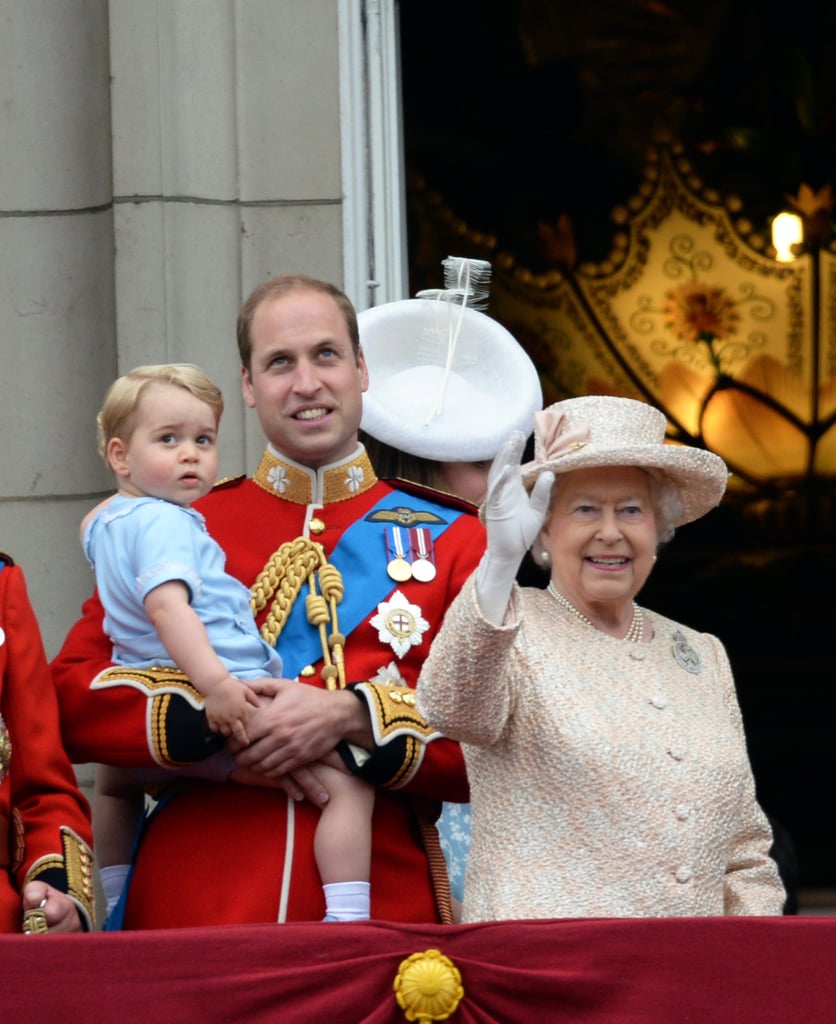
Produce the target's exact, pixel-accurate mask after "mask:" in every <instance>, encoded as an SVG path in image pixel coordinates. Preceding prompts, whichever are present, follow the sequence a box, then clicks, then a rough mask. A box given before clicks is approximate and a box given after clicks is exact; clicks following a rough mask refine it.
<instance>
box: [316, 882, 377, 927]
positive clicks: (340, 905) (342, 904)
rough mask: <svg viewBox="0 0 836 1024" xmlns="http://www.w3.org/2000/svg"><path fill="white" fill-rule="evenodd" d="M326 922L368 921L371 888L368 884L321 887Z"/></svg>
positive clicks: (336, 884)
mask: <svg viewBox="0 0 836 1024" xmlns="http://www.w3.org/2000/svg"><path fill="white" fill-rule="evenodd" d="M322 891H323V892H324V893H325V920H326V921H368V919H369V917H370V914H371V895H370V892H371V886H370V885H369V883H368V882H330V883H329V884H328V885H323V887H322Z"/></svg>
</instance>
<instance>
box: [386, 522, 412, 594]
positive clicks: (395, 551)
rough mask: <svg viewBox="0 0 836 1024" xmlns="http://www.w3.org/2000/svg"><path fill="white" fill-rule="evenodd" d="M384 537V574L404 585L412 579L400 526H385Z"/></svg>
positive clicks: (403, 533) (403, 532) (403, 535)
mask: <svg viewBox="0 0 836 1024" xmlns="http://www.w3.org/2000/svg"><path fill="white" fill-rule="evenodd" d="M384 537H385V540H386V572H387V573H388V574H389V576H390V577H391V578H392V579H393V580H395V581H396V582H397V583H405V582H406V581H407V580H408V579H411V578H412V566H411V565H410V564H409V562H408V561H407V557H406V556H407V546H406V543H405V531H404V530H403V529H402V528H401V527H400V526H387V527H386V529H385V531H384Z"/></svg>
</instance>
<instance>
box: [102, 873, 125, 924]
mask: <svg viewBox="0 0 836 1024" xmlns="http://www.w3.org/2000/svg"><path fill="white" fill-rule="evenodd" d="M130 870H131V865H130V864H110V865H108V866H107V867H105V868H100V869H99V877H100V878H101V880H102V892H103V893H104V897H105V900H106V901H107V912H108V914H109V913H110V912H111V910H113V908H114V907H115V906H116V902H117V900H118V899H119V897H120V896H121V894H122V889H123V887H124V885H125V880H126V879H127V877H128V872H129V871H130Z"/></svg>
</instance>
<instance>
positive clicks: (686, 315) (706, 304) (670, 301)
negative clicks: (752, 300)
mask: <svg viewBox="0 0 836 1024" xmlns="http://www.w3.org/2000/svg"><path fill="white" fill-rule="evenodd" d="M739 324H740V314H739V313H738V312H737V310H736V309H735V306H734V303H733V302H732V300H731V299H730V298H729V296H728V295H727V294H726V291H725V289H723V288H719V287H717V286H715V285H709V284H705V283H704V282H702V281H688V282H686V283H685V284H682V285H679V286H678V287H676V288H671V289H670V290H669V291H668V292H666V294H665V326H666V327H667V328H668V329H669V330H670V331H672V332H673V333H674V334H675V335H676V337H678V338H681V339H682V340H683V341H690V342H693V343H695V344H696V342H698V341H706V342H711V341H713V340H714V339H715V338H730V337H731V336H732V335H734V334H736V333H737V328H738V326H739Z"/></svg>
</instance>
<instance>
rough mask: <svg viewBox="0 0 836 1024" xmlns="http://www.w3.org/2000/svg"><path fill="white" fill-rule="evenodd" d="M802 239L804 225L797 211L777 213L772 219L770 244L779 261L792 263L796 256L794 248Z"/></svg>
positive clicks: (796, 252) (796, 251)
mask: <svg viewBox="0 0 836 1024" xmlns="http://www.w3.org/2000/svg"><path fill="white" fill-rule="evenodd" d="M803 241H804V226H803V224H802V221H801V218H800V217H799V216H798V214H797V213H779V214H778V216H777V217H775V219H774V220H773V221H772V244H773V245H774V246H775V259H776V260H777V261H778V262H779V263H792V261H793V260H795V259H797V258H798V249H797V248H795V247H797V246H799V245H801V243H802V242H803Z"/></svg>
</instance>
